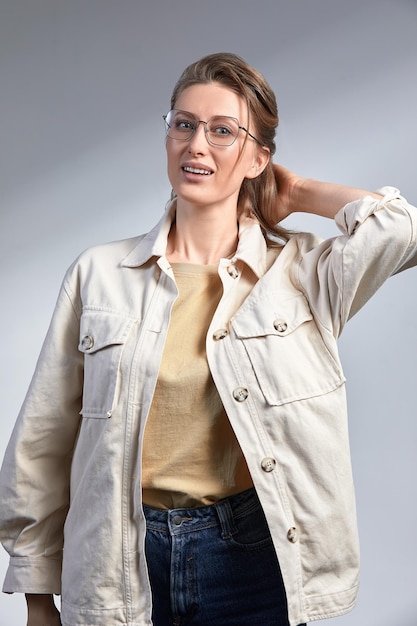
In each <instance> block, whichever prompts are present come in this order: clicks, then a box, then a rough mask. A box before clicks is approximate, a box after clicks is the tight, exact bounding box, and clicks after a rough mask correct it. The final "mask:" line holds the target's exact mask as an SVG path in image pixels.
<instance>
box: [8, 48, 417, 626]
mask: <svg viewBox="0 0 417 626" xmlns="http://www.w3.org/2000/svg"><path fill="white" fill-rule="evenodd" d="M165 122H166V129H167V139H166V150H167V157H168V175H169V179H170V182H171V184H172V188H173V197H172V200H171V202H170V203H169V205H168V207H167V211H166V213H165V215H164V216H163V218H162V220H161V221H160V223H159V224H158V225H157V226H156V227H155V228H154V229H153V230H152V231H151V232H150V233H148V234H147V235H145V236H142V237H138V238H134V239H130V240H125V241H121V242H115V243H111V244H107V245H104V246H98V247H96V248H93V249H91V250H88V251H86V252H85V253H83V254H82V255H81V256H80V257H79V259H77V261H76V262H75V263H74V264H73V266H72V267H71V268H70V269H69V270H68V273H67V275H66V277H65V279H64V282H63V286H62V289H61V292H60V295H59V298H58V302H57V306H56V311H55V313H54V316H53V319H52V323H51V327H50V329H49V332H48V335H47V338H46V340H45V344H44V347H43V349H42V353H41V356H40V359H39V362H38V365H37V368H36V372H35V375H34V378H33V381H32V384H31V387H30V389H29V392H28V395H27V397H26V400H25V403H24V406H23V408H22V411H21V414H20V416H19V418H18V421H17V424H16V427H15V430H14V432H13V435H12V438H11V441H10V444H9V446H8V449H7V452H6V456H5V460H4V465H3V469H2V474H1V499H2V505H1V526H0V528H1V537H2V540H3V543H4V545H5V547H6V549H7V550H8V551H9V552H10V554H11V562H10V567H9V570H8V572H7V576H6V581H5V583H4V591H6V592H24V593H26V594H27V601H28V609H29V617H28V625H29V626H38V625H40V624H42V625H45V624H52V625H55V624H60V623H62V624H63V625H65V626H70V625H71V626H75V625H78V626H80V625H83V626H87V625H88V626H103V624H106V625H107V624H108V625H110V624H111V625H112V626H114V625H116V624H117V625H124V626H145V625H149V624H154V625H155V626H167V625H168V624H175V625H179V624H190V625H191V626H193V625H195V626H197V625H198V626H202V625H204V626H209V625H214V624H216V626H226V625H231V624H232V625H233V626H237V625H238V626H245V625H248V624H250V625H252V626H253V625H258V624H259V625H260V624H262V626H284V625H286V626H288V625H290V626H296V625H299V624H304V623H306V622H307V621H309V620H315V619H320V618H328V617H332V616H336V615H340V614H342V613H344V612H346V611H348V610H349V609H350V608H352V606H353V604H354V602H355V598H356V593H357V586H358V542H357V531H356V521H355V504H354V494H353V486H352V477H351V468H350V459H349V445H348V433H347V424H346V403H345V389H344V376H343V371H342V368H341V365H340V362H339V357H338V353H337V348H336V339H337V337H338V336H339V334H340V332H341V331H342V329H343V326H344V324H345V323H346V321H347V320H348V319H349V317H351V316H352V315H353V314H354V313H355V312H356V311H357V310H358V309H359V308H360V307H361V306H362V305H363V304H364V303H365V302H366V300H367V299H368V298H370V297H371V296H372V294H373V293H374V292H375V291H376V289H377V288H378V287H379V286H380V285H381V284H382V282H383V281H384V280H385V279H386V278H387V277H388V276H390V275H391V274H393V273H395V272H398V271H400V270H401V269H404V268H405V267H408V266H411V265H414V264H416V263H417V235H416V232H417V211H416V209H414V208H413V207H411V206H409V205H408V204H407V202H406V201H405V200H404V199H403V198H402V197H401V196H400V195H399V192H398V191H397V190H396V189H393V188H384V189H382V190H381V191H380V192H379V193H370V192H367V191H364V190H361V189H354V188H349V187H344V186H340V185H334V184H327V183H320V182H317V181H313V180H308V179H302V178H300V177H298V176H296V175H295V174H293V173H291V172H289V171H288V170H286V169H285V168H283V167H282V166H278V165H273V164H272V161H271V157H272V155H273V153H274V150H275V144H274V136H275V128H276V126H277V123H278V117H277V109H276V102H275V97H274V94H273V93H272V91H271V89H270V87H269V86H268V85H267V83H266V81H265V79H264V78H263V77H262V76H261V75H260V74H259V73H258V72H257V71H256V70H254V69H253V68H252V67H250V66H249V65H247V64H246V63H245V62H244V61H243V60H242V59H240V58H239V57H236V56H235V55H232V54H215V55H210V56H208V57H205V58H203V59H201V60H200V61H198V62H197V63H194V64H192V65H191V66H189V67H188V68H187V69H186V70H185V71H184V73H183V75H182V76H181V77H180V79H179V81H178V83H177V85H176V87H175V89H174V92H173V96H172V101H171V111H170V112H169V113H168V114H167V115H166V116H165ZM296 211H301V212H307V213H315V214H317V215H322V216H326V217H329V218H332V219H335V221H336V223H337V224H338V226H339V228H340V229H341V231H342V232H341V235H340V236H339V237H338V238H335V239H333V240H329V241H320V240H319V239H317V238H316V237H314V236H313V235H309V234H305V233H303V234H290V233H287V232H286V231H285V230H284V229H282V227H280V226H279V223H280V222H281V221H282V220H283V219H284V218H285V217H286V216H288V215H289V214H291V213H293V212H296ZM277 225H278V226H277ZM79 414H81V420H80V418H79ZM145 424H146V428H145ZM64 524H65V528H64ZM63 546H64V550H63ZM62 554H63V565H62V574H61V560H62ZM61 582H62V603H61V607H62V609H61V610H62V613H61V617H60V616H59V614H58V611H57V610H56V608H55V606H54V603H53V600H52V595H51V594H53V593H56V594H58V593H61ZM60 620H61V621H60Z"/></svg>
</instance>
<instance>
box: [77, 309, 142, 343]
mask: <svg viewBox="0 0 417 626" xmlns="http://www.w3.org/2000/svg"><path fill="white" fill-rule="evenodd" d="M133 321H134V320H133V319H132V318H129V317H125V316H122V315H120V313H113V312H111V311H105V310H102V309H99V310H95V309H86V310H84V311H83V314H82V316H81V321H80V342H79V344H78V349H79V350H80V351H81V352H83V353H84V354H94V352H97V351H98V350H102V349H103V348H106V347H107V346H112V345H117V344H123V343H124V342H125V341H126V337H127V335H128V333H129V330H130V328H131V326H132V324H133Z"/></svg>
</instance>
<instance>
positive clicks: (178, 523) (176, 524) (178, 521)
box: [172, 515, 182, 526]
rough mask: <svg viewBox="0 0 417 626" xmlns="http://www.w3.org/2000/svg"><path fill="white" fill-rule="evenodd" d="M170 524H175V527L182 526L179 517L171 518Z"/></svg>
mask: <svg viewBox="0 0 417 626" xmlns="http://www.w3.org/2000/svg"><path fill="white" fill-rule="evenodd" d="M172 523H173V524H175V526H181V524H182V517H181V515H174V517H173V518H172Z"/></svg>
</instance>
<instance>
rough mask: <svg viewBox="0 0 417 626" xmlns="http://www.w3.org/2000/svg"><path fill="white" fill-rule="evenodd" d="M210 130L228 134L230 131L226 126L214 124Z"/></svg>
mask: <svg viewBox="0 0 417 626" xmlns="http://www.w3.org/2000/svg"><path fill="white" fill-rule="evenodd" d="M212 132H214V133H215V134H216V135H230V134H231V133H232V131H231V130H230V128H227V127H226V126H216V127H215V128H213V129H212Z"/></svg>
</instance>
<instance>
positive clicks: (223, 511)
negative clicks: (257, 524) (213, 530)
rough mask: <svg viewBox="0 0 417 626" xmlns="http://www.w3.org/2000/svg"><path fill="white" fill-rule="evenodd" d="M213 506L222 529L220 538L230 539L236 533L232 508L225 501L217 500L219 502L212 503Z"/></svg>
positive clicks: (227, 501)
mask: <svg viewBox="0 0 417 626" xmlns="http://www.w3.org/2000/svg"><path fill="white" fill-rule="evenodd" d="M214 506H215V508H216V512H217V515H218V517H219V521H220V526H221V529H222V538H223V539H230V537H232V536H233V535H235V534H236V533H237V528H236V527H235V521H234V518H233V511H232V507H231V506H230V502H229V500H227V499H226V500H219V502H215V503H214Z"/></svg>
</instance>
